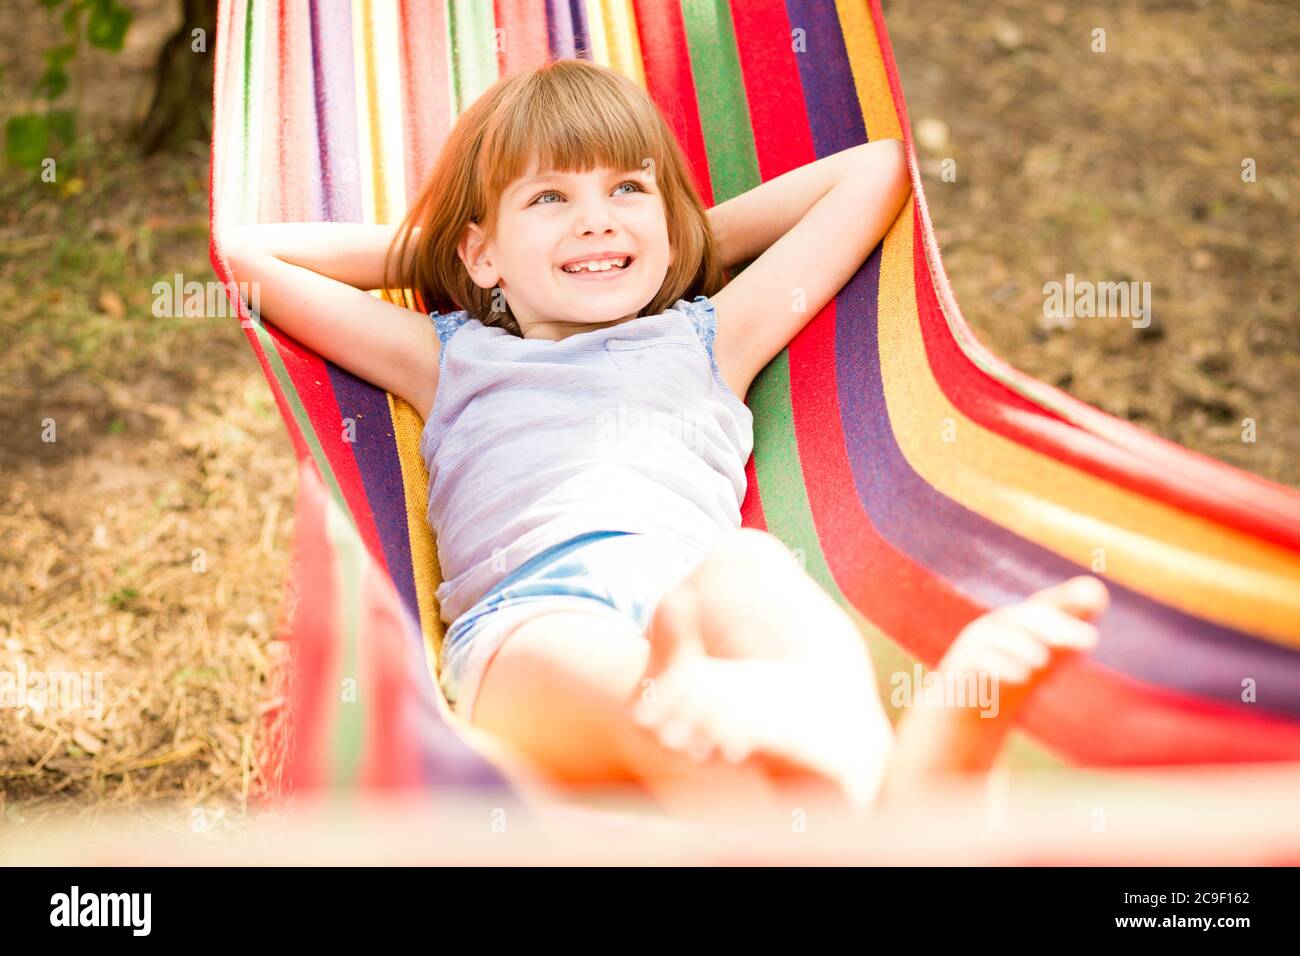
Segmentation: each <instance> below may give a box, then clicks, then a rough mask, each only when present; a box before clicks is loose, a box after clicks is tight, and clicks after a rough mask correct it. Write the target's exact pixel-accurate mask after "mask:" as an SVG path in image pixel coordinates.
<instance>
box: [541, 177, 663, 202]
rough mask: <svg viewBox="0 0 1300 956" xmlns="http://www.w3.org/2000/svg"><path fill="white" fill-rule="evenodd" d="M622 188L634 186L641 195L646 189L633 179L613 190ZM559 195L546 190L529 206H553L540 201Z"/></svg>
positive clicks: (555, 191)
mask: <svg viewBox="0 0 1300 956" xmlns="http://www.w3.org/2000/svg"><path fill="white" fill-rule="evenodd" d="M624 186H634V187H636V191H637V192H642V193H643V192H646V188H645V187H644V186H642V185H641V184H640V183H639V182H637V181H636V180H635V179H626V180H624V181H623V182H621V183H619V184H618V185H617V186H615V187H614V188H615V189H616V190H618V189H622V188H623V187H624ZM559 195H560V193H559V192H558V191H557V190H554V189H548V190H546V192H544V193H542V194H541V195H539V196H538V197H537V198H536V199H534V200H533V201H532V202H531V203H529V205H530V206H538V205H541V206H554V205H555V203H549V202H542V199H543V198H545V197H546V196H559Z"/></svg>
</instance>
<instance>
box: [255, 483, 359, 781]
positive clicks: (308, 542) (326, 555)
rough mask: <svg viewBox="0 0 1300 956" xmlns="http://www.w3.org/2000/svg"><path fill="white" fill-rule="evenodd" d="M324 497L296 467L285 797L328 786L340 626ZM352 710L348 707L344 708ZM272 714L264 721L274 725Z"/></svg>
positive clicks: (333, 552) (326, 505)
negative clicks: (294, 604)
mask: <svg viewBox="0 0 1300 956" xmlns="http://www.w3.org/2000/svg"><path fill="white" fill-rule="evenodd" d="M326 499H327V495H326V491H325V487H324V485H323V484H322V483H321V479H320V474H319V472H318V471H317V469H316V467H315V465H314V464H313V463H312V462H311V461H310V460H303V461H301V462H300V463H299V467H298V503H297V518H296V521H295V531H294V567H295V568H296V569H297V571H296V574H297V578H296V585H295V586H296V588H297V602H298V603H297V607H296V609H295V611H294V614H293V619H292V623H291V625H290V628H289V631H288V634H287V635H286V640H287V641H288V644H289V647H290V648H291V649H292V652H293V661H292V666H291V667H290V670H289V676H290V680H289V686H288V701H287V704H286V706H288V707H289V708H290V710H289V713H290V714H291V715H292V726H291V728H290V730H291V739H290V740H289V742H288V749H287V750H286V752H285V762H284V781H285V786H286V787H287V788H288V789H289V791H290V792H292V791H294V790H300V789H302V790H305V789H314V788H319V787H321V786H324V785H325V784H327V783H329V768H328V761H329V755H330V751H331V748H332V746H333V744H332V741H331V739H330V736H329V731H330V728H331V727H332V726H333V720H332V718H333V714H332V713H331V708H330V706H329V704H330V702H331V701H336V700H338V691H337V686H338V682H337V681H336V680H334V677H335V676H337V673H338V668H339V657H338V654H339V649H340V648H341V647H342V646H343V635H342V634H341V633H340V630H339V627H340V622H341V616H342V613H341V608H340V607H339V606H338V590H339V584H338V582H337V573H336V569H335V547H334V544H333V542H331V541H330V538H329V535H328V533H327V532H326V528H325V509H326V508H327V507H328V504H327V500H326ZM349 706H351V705H349ZM274 717H275V715H274V714H272V715H270V717H269V719H271V720H274Z"/></svg>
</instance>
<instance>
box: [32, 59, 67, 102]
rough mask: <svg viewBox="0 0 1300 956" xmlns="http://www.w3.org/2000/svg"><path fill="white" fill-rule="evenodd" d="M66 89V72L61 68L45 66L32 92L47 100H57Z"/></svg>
mask: <svg viewBox="0 0 1300 956" xmlns="http://www.w3.org/2000/svg"><path fill="white" fill-rule="evenodd" d="M67 88H68V71H67V70H65V69H64V68H63V67H61V66H47V67H46V68H45V72H44V73H42V74H41V78H40V79H39V80H37V81H36V86H35V88H34V89H33V90H32V92H33V93H34V94H35V95H36V96H44V97H45V98H46V99H48V100H57V99H58V98H59V97H60V96H62V95H63V91H64V90H66V89H67Z"/></svg>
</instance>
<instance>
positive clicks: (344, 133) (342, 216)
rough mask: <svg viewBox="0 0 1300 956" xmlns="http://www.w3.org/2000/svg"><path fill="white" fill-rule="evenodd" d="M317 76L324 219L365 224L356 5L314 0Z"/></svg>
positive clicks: (314, 72)
mask: <svg viewBox="0 0 1300 956" xmlns="http://www.w3.org/2000/svg"><path fill="white" fill-rule="evenodd" d="M310 9H311V40H312V58H311V59H312V63H311V65H312V75H313V76H314V78H315V81H316V127H317V129H318V130H319V133H320V157H321V158H320V164H321V186H322V188H323V190H324V202H325V208H324V210H323V213H324V216H323V218H324V219H326V220H328V221H329V222H360V221H361V172H360V154H359V152H358V148H357V108H356V100H355V98H354V97H355V92H354V90H353V82H354V81H353V76H354V74H353V72H352V71H353V62H352V4H351V3H350V0H311V8H310Z"/></svg>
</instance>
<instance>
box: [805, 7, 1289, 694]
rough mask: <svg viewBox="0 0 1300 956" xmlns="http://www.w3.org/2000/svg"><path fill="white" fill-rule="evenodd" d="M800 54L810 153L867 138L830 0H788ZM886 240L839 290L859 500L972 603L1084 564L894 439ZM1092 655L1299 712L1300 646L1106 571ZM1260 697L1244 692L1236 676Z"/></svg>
mask: <svg viewBox="0 0 1300 956" xmlns="http://www.w3.org/2000/svg"><path fill="white" fill-rule="evenodd" d="M787 6H788V8H789V11H790V21H791V23H792V24H795V25H798V26H803V27H805V29H806V31H807V36H808V37H809V42H810V43H814V44H816V45H817V48H816V49H815V50H814V49H813V48H812V47H810V48H809V51H808V55H806V56H800V57H797V58H796V60H797V63H798V66H799V70H800V79H801V81H802V84H803V89H804V94H805V99H806V103H807V112H808V115H809V117H810V125H811V127H812V133H813V140H814V143H815V148H816V152H817V155H818V156H827V155H830V154H832V153H835V152H837V151H839V150H841V149H845V148H848V147H850V146H854V145H857V144H858V143H862V142H865V141H866V138H867V137H866V129H865V126H864V124H863V122H862V117H861V109H860V108H859V106H858V104H857V101H856V96H855V94H854V93H853V91H854V89H855V87H854V85H853V78H852V73H851V71H850V69H849V63H848V57H847V54H846V52H845V49H844V45H843V37H842V33H841V31H840V27H839V23H838V20H837V16H836V13H835V8H834V7H833V6H832V5H829V4H820V3H815V2H811V0H789V2H788V3H787ZM881 251H882V247H877V249H876V250H875V251H874V252H873V253H872V255H871V257H870V258H869V259H868V260H867V262H866V264H865V265H864V266H863V268H862V269H861V270H859V272H858V274H857V275H856V276H855V277H854V278H853V279H852V280H851V281H850V282H849V283H848V285H847V286H846V287H845V289H844V290H843V291H842V292H841V293H840V294H839V295H838V296H837V297H836V313H835V314H836V380H837V382H838V386H839V406H840V410H841V411H840V414H841V419H842V424H843V429H844V438H845V444H846V445H847V452H848V456H849V460H850V464H851V467H852V469H853V476H854V483H855V485H856V487H857V491H858V497H859V500H860V501H861V504H862V507H863V509H864V510H865V511H866V513H867V514H868V516H869V517H870V520H871V521H872V523H873V524H874V525H875V527H876V529H877V530H878V532H879V533H880V534H881V536H882V537H883V538H884V539H885V540H887V541H888V542H889V543H890V544H891V545H893V546H894V547H895V548H897V549H898V550H899V551H901V552H902V553H903V554H905V555H906V556H908V557H909V558H911V559H912V560H913V561H915V562H917V563H918V564H920V565H922V566H924V567H926V568H927V569H929V570H930V571H931V572H933V573H935V574H937V575H939V576H940V577H942V578H944V579H945V580H947V581H948V582H949V583H951V584H952V585H953V587H954V588H956V589H957V590H958V591H960V592H961V593H963V594H965V595H966V596H967V597H969V598H971V599H973V600H975V601H978V602H979V603H981V604H983V605H985V606H989V607H997V606H1001V605H1004V604H1007V603H1011V602H1013V601H1018V600H1021V599H1023V598H1024V597H1026V596H1027V595H1029V594H1030V593H1032V592H1033V591H1036V590H1038V589H1039V588H1042V587H1046V586H1048V585H1051V584H1054V583H1056V582H1058V581H1060V580H1062V579H1063V578H1067V577H1071V576H1073V575H1076V574H1082V573H1088V570H1089V569H1087V568H1082V567H1079V566H1078V565H1075V564H1073V563H1071V562H1069V561H1067V560H1066V559H1064V558H1063V557H1061V556H1060V555H1058V554H1056V553H1055V552H1052V551H1049V550H1048V549H1046V548H1043V547H1041V546H1039V545H1037V544H1035V543H1033V542H1031V541H1028V540H1025V539H1023V538H1021V537H1019V536H1018V535H1016V534H1014V533H1013V532H1011V531H1009V530H1007V529H1006V528H1003V527H1001V526H1000V525H998V524H996V523H994V522H992V521H989V520H987V519H985V518H984V517H982V516H981V515H979V514H977V513H975V512H974V511H971V510H969V509H967V508H965V507H963V506H962V505H960V504H958V503H957V502H955V501H953V500H951V499H949V498H947V497H946V496H944V495H943V494H941V493H939V492H938V491H937V490H936V489H934V488H933V487H931V486H930V485H929V484H928V483H927V482H926V481H925V480H924V479H923V478H921V476H920V475H918V474H916V473H915V472H914V471H913V470H912V468H911V466H910V465H909V464H908V463H907V460H906V458H905V457H904V456H903V453H902V451H901V449H900V448H899V447H898V444H897V442H896V441H895V438H894V433H893V429H892V426H891V423H890V420H889V414H888V407H887V405H886V403H885V395H884V383H883V379H882V377H881V372H880V363H879V354H878V352H877V343H878V334H877V333H878V330H877V324H876V321H877V313H876V308H877V303H878V292H879V279H880V257H881ZM1107 585H1108V587H1109V588H1110V592H1111V606H1110V609H1109V610H1108V611H1107V612H1106V614H1105V615H1104V616H1103V618H1102V620H1101V621H1100V622H1099V626H1100V629H1101V636H1102V640H1101V643H1100V644H1099V646H1098V647H1097V649H1096V651H1094V652H1093V654H1092V657H1093V658H1094V659H1095V660H1097V661H1098V662H1100V663H1102V664H1105V665H1106V666H1108V667H1112V668H1114V669H1116V670H1119V671H1121V672H1123V673H1125V674H1128V675H1130V676H1131V677H1134V678H1137V679H1139V680H1143V681H1146V682H1148V683H1151V684H1156V685H1159V686H1162V687H1167V688H1171V689H1175V690H1178V691H1181V692H1184V693H1192V694H1197V695H1200V696H1203V697H1208V698H1211V699H1214V700H1216V701H1218V702H1221V703H1224V704H1228V705H1230V706H1233V707H1237V708H1242V707H1244V708H1247V709H1248V710H1250V711H1252V712H1254V711H1255V709H1256V708H1258V709H1260V710H1265V711H1272V712H1274V713H1277V714H1285V715H1288V716H1300V654H1297V653H1296V652H1295V651H1293V650H1290V649H1288V648H1284V647H1281V646H1280V645H1277V644H1274V643H1272V642H1269V641H1265V640H1259V639H1257V638H1254V637H1252V636H1250V635H1248V634H1243V633H1242V632H1240V631H1236V630H1233V629H1231V628H1226V627H1222V626H1220V625H1217V624H1214V623H1211V622H1208V621H1204V620H1201V619H1200V618H1197V617H1195V616H1193V615H1189V614H1186V613H1184V612H1181V611H1178V610H1176V609H1174V608H1170V607H1168V606H1166V605H1164V604H1161V603H1159V602H1157V601H1153V600H1151V599H1150V598H1147V597H1145V596H1144V595H1141V594H1138V593H1137V592H1135V591H1132V590H1130V589H1129V588H1126V587H1124V586H1122V585H1120V584H1117V583H1116V582H1113V581H1107ZM1246 677H1251V678H1254V679H1255V680H1256V682H1257V683H1258V686H1259V694H1260V696H1259V702H1258V703H1257V704H1250V705H1246V704H1244V703H1243V702H1242V700H1241V691H1242V686H1241V682H1242V680H1243V679H1244V678H1246Z"/></svg>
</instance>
